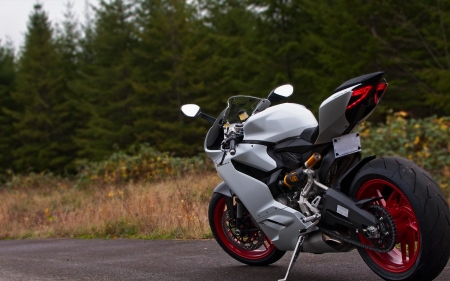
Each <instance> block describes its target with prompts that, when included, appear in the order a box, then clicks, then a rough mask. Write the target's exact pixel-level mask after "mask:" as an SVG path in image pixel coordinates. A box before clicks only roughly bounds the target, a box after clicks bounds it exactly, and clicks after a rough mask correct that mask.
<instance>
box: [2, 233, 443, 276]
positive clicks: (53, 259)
mask: <svg viewBox="0 0 450 281" xmlns="http://www.w3.org/2000/svg"><path fill="white" fill-rule="evenodd" d="M291 253H292V252H288V253H287V254H286V255H285V256H284V257H283V258H282V259H281V260H279V261H278V262H276V263H275V264H273V265H271V266H266V267H250V266H247V265H243V264H241V263H239V262H237V261H235V260H234V259H232V258H231V257H229V256H228V255H227V254H226V253H225V252H224V251H223V250H222V249H221V248H220V247H219V246H218V245H217V243H216V242H215V241H214V240H189V241H173V240H159V241H148V240H131V239H117V240H99V239H93V240H81V239H44V240H11V241H0V281H6V280H8V281H9V280H30V281H32V280H38V281H43V280H112V281H115V280H213V281H222V280H258V281H263V280H271V281H276V280H278V279H280V278H282V277H284V274H285V272H286V269H287V266H288V263H289V259H290V257H291ZM289 280H292V281H294V280H302V281H305V280H307V281H313V280H318V281H320V280H326V281H331V280H332V281H338V280H368V281H369V280H370V281H375V280H381V279H380V278H379V277H378V276H377V275H375V274H374V273H372V271H371V270H370V269H369V268H368V267H367V266H366V265H365V263H364V262H363V261H362V260H361V258H360V257H359V255H358V252H357V251H356V250H354V251H352V252H349V253H344V254H322V255H313V254H307V253H301V254H300V256H299V259H298V261H297V263H296V264H295V265H294V268H293V270H292V271H291V275H290V277H289ZM436 280H441V281H443V280H450V264H447V266H446V268H445V269H444V271H443V272H442V273H441V275H440V276H439V277H438V278H437V279H436Z"/></svg>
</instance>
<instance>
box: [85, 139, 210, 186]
mask: <svg viewBox="0 0 450 281" xmlns="http://www.w3.org/2000/svg"><path fill="white" fill-rule="evenodd" d="M208 169H212V165H211V163H210V161H207V159H206V158H205V157H200V156H197V157H191V158H179V157H173V156H171V155H170V154H169V153H162V152H159V151H157V150H156V149H154V148H153V147H150V146H149V145H148V144H142V145H135V146H132V147H131V148H130V149H128V150H127V151H118V152H115V153H113V154H112V155H111V156H109V157H108V158H107V159H105V160H104V161H99V162H88V161H79V162H78V175H77V178H78V185H81V186H83V185H86V184H88V185H92V184H95V185H98V184H100V185H103V184H123V183H125V182H139V181H152V180H156V179H161V178H162V177H177V176H180V175H184V174H187V173H190V172H201V171H204V170H208Z"/></svg>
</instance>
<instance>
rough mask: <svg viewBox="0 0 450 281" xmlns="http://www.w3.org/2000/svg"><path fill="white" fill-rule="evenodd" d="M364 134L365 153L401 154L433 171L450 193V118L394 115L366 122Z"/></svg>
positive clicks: (362, 131) (441, 184)
mask: <svg viewBox="0 0 450 281" xmlns="http://www.w3.org/2000/svg"><path fill="white" fill-rule="evenodd" d="M359 129H360V134H361V141H362V148H363V153H364V155H365V156H368V155H373V154H376V155H377V156H388V155H392V156H401V157H404V158H408V159H409V160H411V161H413V162H415V163H416V164H418V165H419V166H421V167H422V168H424V169H425V170H427V171H428V172H430V173H431V175H432V176H433V177H434V179H435V180H436V181H437V182H438V184H439V186H440V187H441V189H442V190H443V191H444V192H445V193H446V194H447V195H448V194H449V192H450V186H449V181H450V168H449V167H450V141H449V137H450V117H440V118H438V117H436V116H433V117H428V118H424V119H415V118H409V116H408V113H406V112H404V111H400V112H396V113H394V114H391V115H389V116H388V118H387V122H386V124H376V125H375V124H372V123H369V122H365V123H363V124H362V125H361V127H360V128H359Z"/></svg>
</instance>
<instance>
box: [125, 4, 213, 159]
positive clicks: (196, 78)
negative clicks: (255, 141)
mask: <svg viewBox="0 0 450 281" xmlns="http://www.w3.org/2000/svg"><path fill="white" fill-rule="evenodd" d="M138 22H139V27H140V32H139V39H140V44H139V48H138V49H137V52H136V54H137V60H138V67H137V68H136V73H135V76H134V88H135V90H136V92H137V101H138V102H137V105H136V106H135V107H134V113H135V114H136V116H137V120H136V123H135V126H136V136H137V140H138V141H139V142H148V143H150V145H152V146H154V147H156V148H157V149H158V150H161V151H171V152H175V153H177V154H179V155H193V154H197V153H198V152H199V151H200V150H201V137H202V135H204V133H205V131H206V124H205V123H204V122H198V121H197V122H195V123H194V124H196V125H193V124H189V126H185V125H184V123H185V122H189V121H187V119H186V118H185V117H184V116H183V115H182V113H181V111H180V107H181V105H182V104H184V103H196V102H197V103H199V104H200V105H201V106H202V105H204V104H205V102H204V100H202V97H204V96H206V95H212V94H213V93H211V92H210V93H206V92H205V88H204V80H205V76H206V75H207V73H206V71H205V66H204V64H205V63H206V54H205V52H206V49H208V45H207V44H206V41H205V38H204V36H202V33H201V31H202V26H201V22H199V21H198V19H197V18H196V10H195V9H194V7H193V6H192V5H190V4H188V3H186V1H183V0H168V1H150V0H144V1H141V9H140V11H139V18H138Z"/></svg>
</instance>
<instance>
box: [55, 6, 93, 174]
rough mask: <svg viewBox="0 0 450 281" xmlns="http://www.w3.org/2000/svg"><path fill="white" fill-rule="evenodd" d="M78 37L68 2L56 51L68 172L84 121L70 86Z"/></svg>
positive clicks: (76, 61)
mask: <svg viewBox="0 0 450 281" xmlns="http://www.w3.org/2000/svg"><path fill="white" fill-rule="evenodd" d="M80 39H81V34H80V30H79V28H78V22H77V20H76V18H75V14H74V13H73V5H72V4H70V2H69V3H68V4H67V11H66V13H65V14H64V21H63V22H62V29H58V30H57V35H56V52H57V54H58V57H59V65H58V68H59V69H60V75H61V76H62V79H63V81H62V83H63V86H62V88H61V94H62V95H63V96H64V98H65V99H66V102H65V103H64V104H63V106H64V107H65V108H66V110H67V115H66V116H64V119H63V121H64V122H63V123H62V124H63V126H64V128H60V129H61V130H63V131H65V132H67V135H68V136H70V141H69V142H67V143H65V144H64V146H65V150H66V155H67V156H70V157H71V159H72V161H71V163H70V165H68V167H67V168H68V169H69V171H70V172H72V171H75V158H76V154H77V147H76V146H75V143H74V141H73V138H74V136H75V132H76V130H77V129H79V128H81V127H82V126H83V125H84V124H85V122H86V118H84V117H85V115H84V114H83V113H82V112H81V111H80V110H79V109H78V107H77V105H78V103H79V100H80V98H81V97H80V96H79V95H77V93H76V92H75V91H74V90H73V89H72V87H71V85H72V84H73V83H74V81H75V80H76V79H77V78H78V76H79V56H80V50H79V41H80Z"/></svg>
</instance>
